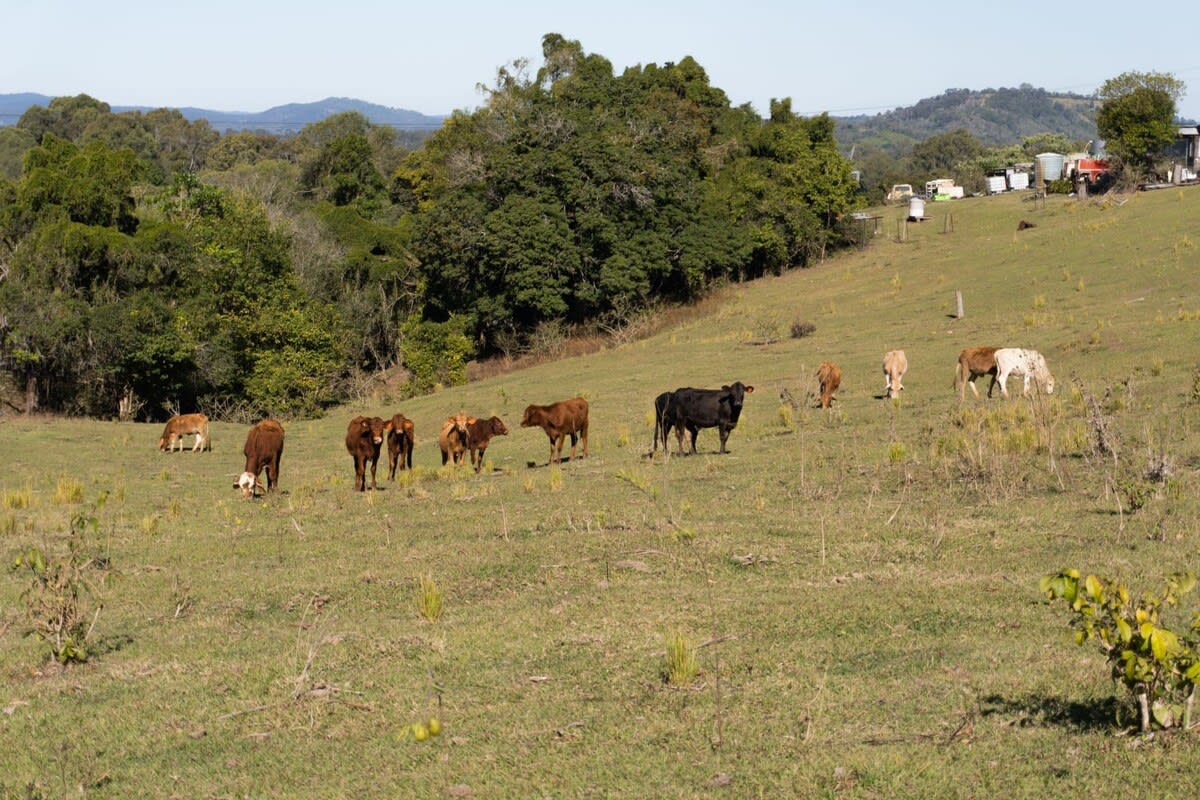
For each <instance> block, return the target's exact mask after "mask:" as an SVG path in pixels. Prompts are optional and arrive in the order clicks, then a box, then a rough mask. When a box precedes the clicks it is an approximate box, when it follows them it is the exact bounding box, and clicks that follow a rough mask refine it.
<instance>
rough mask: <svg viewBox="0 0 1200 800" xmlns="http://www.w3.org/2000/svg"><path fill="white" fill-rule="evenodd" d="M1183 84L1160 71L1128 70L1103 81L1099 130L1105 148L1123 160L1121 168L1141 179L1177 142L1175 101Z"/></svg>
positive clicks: (1099, 94) (1097, 124)
mask: <svg viewBox="0 0 1200 800" xmlns="http://www.w3.org/2000/svg"><path fill="white" fill-rule="evenodd" d="M1183 92H1184V84H1183V82H1182V81H1180V80H1178V79H1176V78H1175V77H1173V76H1171V75H1169V74H1164V73H1157V72H1149V73H1142V72H1126V73H1122V74H1121V75H1118V76H1117V77H1115V78H1110V79H1109V80H1107V81H1105V82H1104V85H1102V86H1101V87H1100V89H1099V91H1097V95H1098V96H1099V97H1100V98H1101V99H1102V100H1103V103H1102V104H1101V106H1100V111H1099V113H1098V114H1097V115H1096V129H1097V131H1098V132H1099V134H1100V137H1101V138H1102V139H1104V140H1105V147H1106V148H1107V149H1108V151H1109V152H1110V153H1112V154H1113V155H1115V156H1117V157H1118V158H1119V159H1120V160H1121V167H1122V171H1123V172H1124V173H1125V174H1126V176H1127V177H1129V178H1131V179H1135V180H1136V179H1138V178H1141V177H1143V176H1146V175H1148V174H1150V173H1151V172H1152V171H1153V168H1154V164H1155V162H1156V161H1157V160H1158V159H1159V158H1160V157H1161V156H1162V153H1163V150H1164V149H1165V148H1166V147H1167V146H1168V145H1170V144H1171V143H1172V142H1173V141H1175V133H1176V128H1175V103H1176V101H1177V100H1178V99H1179V97H1181V96H1182V95H1183Z"/></svg>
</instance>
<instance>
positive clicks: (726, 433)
mask: <svg viewBox="0 0 1200 800" xmlns="http://www.w3.org/2000/svg"><path fill="white" fill-rule="evenodd" d="M717 432H718V433H720V435H721V452H722V453H724V452H725V440H726V439H728V438H729V429H728V428H726V427H725V426H724V425H720V426H718V427H717Z"/></svg>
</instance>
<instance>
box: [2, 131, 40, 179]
mask: <svg viewBox="0 0 1200 800" xmlns="http://www.w3.org/2000/svg"><path fill="white" fill-rule="evenodd" d="M37 143H38V142H37V139H35V138H34V137H33V134H32V133H30V132H29V131H27V130H24V129H22V128H17V127H14V126H11V125H8V126H5V127H2V128H0V178H8V179H10V180H16V179H17V178H19V177H21V172H22V171H23V170H24V165H25V154H26V153H28V152H29V151H30V150H32V149H33V147H34V146H35V145H36V144H37Z"/></svg>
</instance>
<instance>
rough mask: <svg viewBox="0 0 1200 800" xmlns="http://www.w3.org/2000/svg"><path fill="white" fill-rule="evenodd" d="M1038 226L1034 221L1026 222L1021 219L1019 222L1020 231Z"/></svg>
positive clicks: (1018, 228)
mask: <svg viewBox="0 0 1200 800" xmlns="http://www.w3.org/2000/svg"><path fill="white" fill-rule="evenodd" d="M1036 227H1037V225H1034V224H1033V223H1032V222H1026V221H1025V220H1021V221H1020V222H1018V223H1017V230H1019V231H1025V230H1029V229H1030V228H1036Z"/></svg>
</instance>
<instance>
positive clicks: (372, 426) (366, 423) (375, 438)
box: [358, 417, 392, 444]
mask: <svg viewBox="0 0 1200 800" xmlns="http://www.w3.org/2000/svg"><path fill="white" fill-rule="evenodd" d="M358 424H359V435H360V436H370V437H371V441H372V442H373V443H375V444H383V437H384V435H385V434H386V433H387V432H388V431H389V430H391V429H392V423H391V422H390V421H389V422H384V421H383V419H382V418H381V417H360V418H359V423H358Z"/></svg>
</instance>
